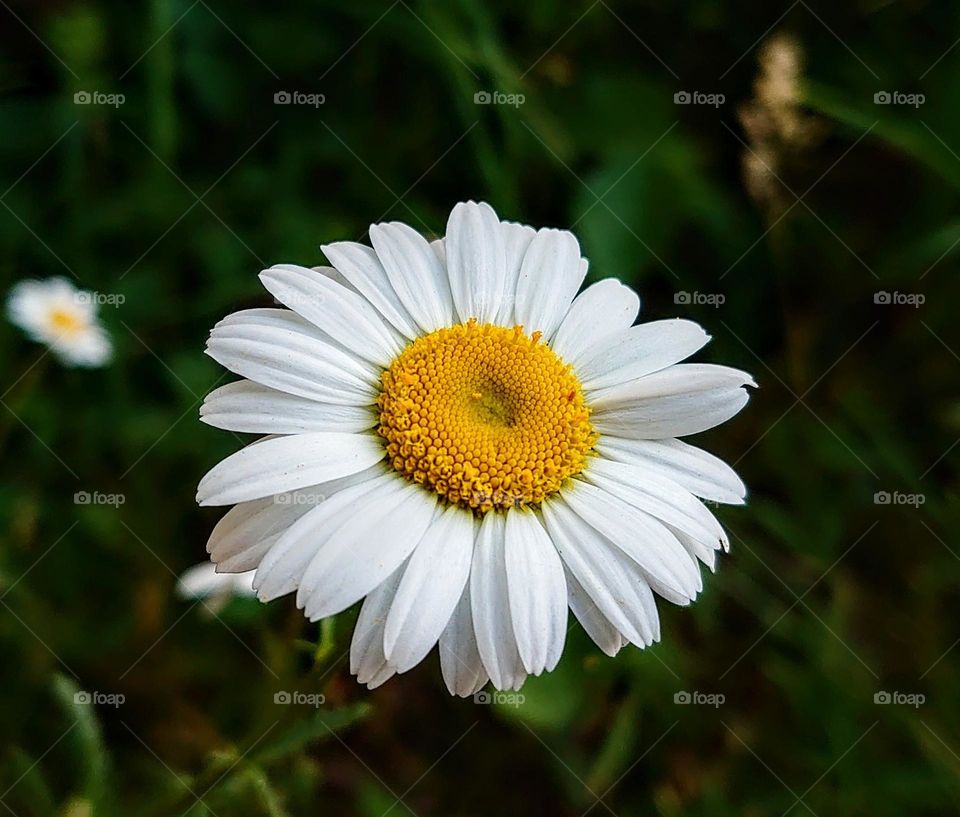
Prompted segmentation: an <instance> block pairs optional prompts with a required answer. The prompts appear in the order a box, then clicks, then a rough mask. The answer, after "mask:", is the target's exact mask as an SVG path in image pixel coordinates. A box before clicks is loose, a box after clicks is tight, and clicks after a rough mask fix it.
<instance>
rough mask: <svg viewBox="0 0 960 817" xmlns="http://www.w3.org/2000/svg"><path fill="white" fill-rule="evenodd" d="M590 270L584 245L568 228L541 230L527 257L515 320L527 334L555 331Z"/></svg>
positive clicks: (515, 304)
mask: <svg viewBox="0 0 960 817" xmlns="http://www.w3.org/2000/svg"><path fill="white" fill-rule="evenodd" d="M585 273H586V270H585V269H584V268H583V267H582V266H581V264H580V244H579V243H578V242H577V239H576V238H574V236H573V233H570V232H567V231H566V230H552V229H543V230H540V231H539V232H538V233H537V235H536V237H535V238H534V239H533V241H531V242H530V246H529V247H528V248H527V252H526V255H524V257H523V264H522V266H521V267H520V277H519V279H518V280H517V289H516V295H515V303H514V311H513V314H514V320H515V321H516V322H517V323H519V324H522V325H523V327H524V329H525V330H526V333H527V334H528V335H529V334H530V333H532V332H537V331H539V332H542V333H543V337H544V338H552V337H553V333H554V332H555V331H556V329H557V327H558V326H559V325H560V321H562V320H563V316H564V315H565V314H566V313H567V310H568V309H569V308H570V303H571V302H572V301H573V297H574V295H576V294H577V290H578V289H580V284H582V283H583V276H584V274H585Z"/></svg>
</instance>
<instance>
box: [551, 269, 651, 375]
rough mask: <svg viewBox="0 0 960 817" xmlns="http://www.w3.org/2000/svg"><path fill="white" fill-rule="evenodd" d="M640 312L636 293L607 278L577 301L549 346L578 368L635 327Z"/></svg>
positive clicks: (591, 287)
mask: <svg viewBox="0 0 960 817" xmlns="http://www.w3.org/2000/svg"><path fill="white" fill-rule="evenodd" d="M639 312H640V298H639V297H638V296H637V293H636V292H634V291H633V290H632V289H630V287H628V286H624V285H623V284H621V283H620V282H619V281H618V280H617V279H616V278H605V279H604V280H603V281H598V282H597V283H595V284H593V285H591V286H588V287H587V288H586V289H585V290H584V291H583V292H581V293H580V294H579V295H578V296H577V297H576V298H574V301H573V303H572V304H571V305H570V309H569V310H568V311H567V314H566V316H565V317H564V319H563V321H562V322H561V323H560V328H559V329H557V332H556V334H555V335H554V336H553V339H552V340H551V342H550V346H551V348H552V349H553V351H554V352H556V353H557V354H558V355H560V357H562V358H563V359H564V360H565V361H567V363H573V364H574V365H575V366H576V365H577V364H579V363H580V362H581V361H582V360H584V359H586V358H587V357H588V356H589V355H590V354H592V353H593V352H594V350H595V348H596V346H597V344H599V343H601V342H602V341H604V340H606V339H607V338H609V337H610V336H611V335H614V334H617V333H619V332H623V331H624V330H626V329H628V328H629V327H630V326H632V325H633V322H634V321H635V320H636V319H637V314H638V313H639Z"/></svg>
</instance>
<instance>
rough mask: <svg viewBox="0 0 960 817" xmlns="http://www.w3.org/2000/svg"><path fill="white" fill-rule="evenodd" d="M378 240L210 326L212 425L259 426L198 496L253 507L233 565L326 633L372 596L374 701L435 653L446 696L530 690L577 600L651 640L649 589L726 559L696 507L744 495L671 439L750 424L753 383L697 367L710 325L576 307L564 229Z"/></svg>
mask: <svg viewBox="0 0 960 817" xmlns="http://www.w3.org/2000/svg"><path fill="white" fill-rule="evenodd" d="M370 240H371V243H372V245H373V246H372V247H368V246H365V245H363V244H358V243H352V242H340V243H335V244H330V245H328V246H325V247H323V248H322V249H323V252H324V254H325V255H326V256H327V258H328V259H329V260H330V262H331V264H332V265H333V266H332V267H321V268H317V269H307V268H304V267H297V266H292V265H286V264H282V265H277V266H274V267H271V268H270V269H268V270H265V271H263V272H262V273H261V275H260V278H261V280H262V282H263V284H264V286H265V287H266V289H267V290H268V291H269V292H270V293H271V294H272V295H273V296H274V298H275V299H276V300H277V301H278V302H279V303H281V304H284V305H285V306H287V307H289V309H250V310H246V311H243V312H237V313H235V314H233V315H230V316H228V317H227V318H225V319H224V320H222V321H221V322H220V323H218V324H217V325H216V326H215V327H214V329H213V330H212V332H211V335H210V340H209V342H208V344H207V354H209V355H210V356H211V357H212V358H214V359H215V360H217V361H218V362H220V363H221V364H222V365H224V366H225V367H226V368H228V369H229V370H231V371H232V372H234V373H236V374H238V375H240V376H241V377H243V378H244V379H243V380H240V381H238V382H235V383H231V384H229V385H226V386H223V387H221V388H219V389H217V390H216V391H214V392H213V393H211V394H210V395H209V396H208V397H207V399H206V401H205V402H204V404H203V407H202V409H201V418H202V419H203V420H204V421H205V422H207V423H209V424H210V425H213V426H216V427H218V428H222V429H228V430H231V431H236V432H252V433H255V434H262V435H264V436H263V437H262V438H261V439H259V440H258V441H256V442H254V443H253V444H251V445H249V446H248V447H246V448H244V449H242V450H241V451H238V452H237V453H235V454H233V455H232V456H230V457H228V458H227V459H225V460H223V461H222V462H221V463H219V464H218V465H217V466H215V467H214V468H213V469H212V470H211V471H210V472H209V473H208V474H207V475H206V476H205V477H204V478H203V479H202V480H201V482H200V486H199V490H198V501H199V502H200V503H201V504H202V505H234V506H235V507H233V508H232V509H231V510H229V511H228V512H227V514H226V515H225V516H224V517H223V519H221V521H220V522H219V523H218V524H217V526H216V527H215V529H214V531H213V533H212V535H211V537H210V541H209V543H208V545H207V550H208V551H209V553H210V556H211V559H212V560H213V562H215V563H216V564H217V566H218V569H219V570H220V571H224V572H242V571H247V570H252V569H256V574H255V578H254V582H253V585H254V588H255V589H256V590H257V593H258V595H259V598H260V599H261V600H263V601H268V600H271V599H275V598H277V597H279V596H282V595H284V594H287V593H294V592H295V593H296V601H297V604H298V606H299V607H301V608H303V609H304V611H305V613H306V615H307V616H308V617H309V618H310V619H311V620H314V621H315V620H318V619H322V618H325V617H327V616H332V615H334V614H336V613H339V612H341V611H342V610H345V609H347V608H348V607H350V606H351V605H353V604H354V603H355V602H357V601H359V600H361V599H364V602H363V606H362V608H361V611H360V615H359V619H358V620H357V625H356V629H355V631H354V635H353V642H352V646H351V653H350V666H351V671H352V672H353V673H354V674H355V675H356V676H357V678H358V680H359V681H360V682H361V683H365V684H367V685H368V686H369V687H370V688H373V687H375V686H378V685H379V684H382V683H383V682H384V681H386V680H387V679H389V678H390V677H392V676H393V675H394V674H396V673H400V672H405V671H407V670H409V669H411V668H412V667H414V666H415V665H417V664H418V663H420V661H422V660H423V659H424V658H425V657H426V656H427V654H428V653H429V652H430V651H431V650H432V648H433V647H434V646H435V645H437V644H438V643H439V653H440V663H441V669H442V674H443V677H444V680H445V682H446V684H447V687H448V688H449V690H450V692H451V693H453V694H457V695H461V696H469V695H472V694H474V693H475V692H477V691H478V690H479V689H480V688H481V687H483V686H484V685H485V684H486V683H487V681H488V680H489V681H490V682H492V684H493V685H494V686H495V687H496V688H497V689H501V690H507V689H519V687H520V686H521V685H522V684H523V682H524V680H525V679H526V677H527V676H528V675H538V674H540V673H542V672H544V671H546V670H551V669H553V668H554V667H555V666H556V664H557V662H558V660H559V659H560V654H561V652H562V651H563V646H564V640H565V635H566V632H567V608H568V607H569V608H570V609H571V610H572V611H573V614H574V616H575V617H576V618H577V619H578V620H579V621H580V623H581V625H582V626H583V628H584V629H585V630H586V632H587V633H588V634H589V635H590V637H591V638H592V639H593V640H594V641H595V642H596V643H597V645H598V646H599V647H600V648H601V649H602V650H603V651H604V652H605V653H607V654H608V655H611V656H612V655H615V654H616V653H617V652H618V651H619V650H620V648H621V647H622V646H623V645H624V644H626V643H631V644H634V645H636V646H638V647H644V646H646V645H649V644H652V643H653V642H654V641H657V640H658V639H659V637H660V626H659V618H658V614H657V607H656V603H655V596H657V595H659V596H662V597H663V598H665V599H667V600H668V601H671V602H673V603H675V604H688V603H689V602H690V601H691V600H692V599H693V598H695V597H696V595H697V593H698V592H699V591H700V589H701V580H700V570H699V567H698V564H697V562H698V560H699V561H702V562H704V563H705V564H707V565H708V566H709V567H710V568H711V569H712V568H713V565H714V557H715V553H716V551H717V550H718V549H719V548H724V549H725V548H726V547H727V544H728V543H727V538H726V536H725V534H724V531H723V530H722V528H721V527H720V524H719V523H718V522H717V520H716V519H715V518H714V516H713V514H712V513H711V512H710V511H709V510H708V509H707V507H706V506H705V505H704V504H703V503H702V502H701V501H700V500H701V499H706V500H712V501H715V502H725V503H732V504H742V503H743V501H744V497H745V495H746V489H745V488H744V485H743V483H742V482H741V481H740V479H739V478H738V477H737V476H736V474H735V473H734V472H733V471H732V470H731V469H730V467H729V466H727V465H726V464H724V463H723V462H722V461H720V460H719V459H717V458H716V457H714V456H712V455H711V454H708V453H707V452H705V451H702V450H701V449H699V448H695V447H693V446H691V445H688V444H687V443H684V442H681V441H680V440H679V439H677V438H678V437H684V436H687V435H690V434H696V433H698V432H700V431H704V430H706V429H708V428H712V427H713V426H716V425H718V424H719V423H722V422H724V421H725V420H727V419H729V418H730V417H732V416H733V415H734V414H736V413H737V412H738V411H739V410H740V409H741V408H743V406H744V405H745V404H746V402H747V393H746V389H745V388H744V387H745V386H746V385H754V384H753V381H752V379H751V378H750V376H749V375H747V374H745V373H744V372H741V371H737V370H735V369H730V368H727V367H724V366H716V365H709V364H702V363H681V361H683V360H684V359H686V358H687V357H689V356H690V355H692V354H693V353H695V352H696V351H698V350H699V349H700V348H701V347H702V346H703V345H704V344H705V343H706V342H707V340H708V339H709V338H708V336H707V334H706V333H705V332H704V331H703V329H701V328H700V327H699V326H698V325H697V324H695V323H693V322H691V321H687V320H661V321H654V322H651V323H642V324H639V325H637V326H634V325H633V324H634V320H635V319H636V317H637V313H638V311H639V306H640V301H639V298H638V297H637V295H636V294H635V293H634V292H633V291H632V290H630V289H629V288H628V287H626V286H624V285H623V284H621V283H619V282H618V281H616V280H614V279H606V280H602V281H599V282H598V283H595V284H593V285H591V286H589V287H587V288H586V289H584V290H583V291H582V292H579V290H580V287H581V284H582V283H583V280H584V277H585V276H586V272H587V262H586V260H585V259H583V258H582V257H581V255H580V245H579V243H578V242H577V239H576V238H575V237H574V236H573V235H572V234H571V233H569V232H566V231H563V230H555V229H541V230H535V229H533V228H531V227H527V226H523V225H520V224H513V223H510V222H503V221H501V220H500V219H499V217H498V216H497V215H496V213H495V212H494V211H493V209H492V208H491V207H490V206H488V205H487V204H476V203H474V202H466V203H461V204H458V205H457V206H456V207H454V208H453V211H452V212H451V214H450V217H449V220H448V222H447V230H446V235H445V237H444V238H441V239H437V240H435V241H429V240H428V239H426V238H424V237H423V236H422V235H420V234H419V233H418V232H416V231H415V230H413V229H411V228H410V227H408V226H407V225H405V224H401V223H397V222H391V223H387V224H376V225H373V226H372V227H371V228H370ZM578 292H579V294H578Z"/></svg>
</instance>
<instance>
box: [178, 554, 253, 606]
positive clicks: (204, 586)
mask: <svg viewBox="0 0 960 817" xmlns="http://www.w3.org/2000/svg"><path fill="white" fill-rule="evenodd" d="M252 579H253V571H248V572H246V573H235V574H224V573H218V572H217V568H216V567H215V566H214V565H213V564H211V563H210V562H201V563H200V564H198V565H194V566H193V567H190V568H188V569H187V570H185V571H183V573H181V574H180V577H179V578H178V579H177V595H178V596H180V598H185V599H205V598H208V597H210V596H227V597H229V596H252V595H253V594H254V593H253V588H252V587H251V586H250V581H251V580H252Z"/></svg>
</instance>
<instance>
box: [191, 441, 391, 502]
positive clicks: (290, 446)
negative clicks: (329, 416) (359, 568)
mask: <svg viewBox="0 0 960 817" xmlns="http://www.w3.org/2000/svg"><path fill="white" fill-rule="evenodd" d="M384 453H385V451H384V448H383V445H382V444H381V442H380V440H379V439H378V438H377V437H375V436H374V435H372V434H346V433H342V432H338V431H315V432H312V433H310V434H295V435H293V436H290V437H277V438H275V439H269V440H262V441H259V442H256V443H254V444H253V445H248V446H247V447H246V448H242V449H241V450H240V451H237V453H235V454H231V455H230V456H229V457H227V458H226V459H225V460H223V461H222V462H220V463H219V464H217V465H215V466H214V467H213V468H211V469H210V471H209V472H207V475H206V476H205V477H204V478H203V479H202V480H200V485H199V486H198V487H197V501H198V502H199V503H200V504H201V505H233V504H234V503H236V502H245V501H247V500H249V499H259V498H260V497H264V496H270V495H271V494H281V493H283V492H284V491H293V490H296V489H297V488H303V487H305V486H307V485H316V484H317V483H319V482H326V481H328V480H331V479H336V478H337V477H345V476H347V475H348V474H355V473H357V472H358V471H362V470H364V469H365V468H369V467H370V466H371V465H373V464H374V463H376V462H379V461H380V460H381V459H383V456H384Z"/></svg>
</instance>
